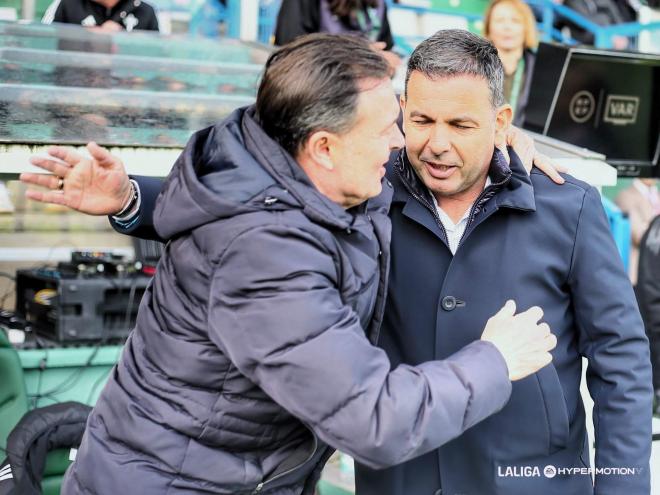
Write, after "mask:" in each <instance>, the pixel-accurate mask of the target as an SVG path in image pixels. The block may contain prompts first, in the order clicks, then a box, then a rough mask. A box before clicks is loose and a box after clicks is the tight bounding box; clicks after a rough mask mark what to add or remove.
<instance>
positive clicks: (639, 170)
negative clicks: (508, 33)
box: [523, 43, 660, 177]
mask: <svg viewBox="0 0 660 495" xmlns="http://www.w3.org/2000/svg"><path fill="white" fill-rule="evenodd" d="M523 127H525V128H526V129H529V130H532V131H534V132H538V133H540V134H544V135H547V136H550V137H553V138H556V139H559V140H562V141H566V142H568V143H571V144H575V145H578V146H582V147H584V148H588V149H590V150H593V151H597V152H599V153H602V154H604V155H605V156H606V160H607V162H608V163H610V164H611V165H613V166H615V167H616V168H617V170H618V172H619V175H620V176H628V177H649V176H655V177H659V176H660V166H658V155H659V154H660V55H656V54H643V53H629V52H615V51H608V50H598V49H593V48H572V47H568V46H560V45H554V44H547V43H541V45H540V46H539V50H538V53H537V59H536V64H535V67H534V75H533V77H532V82H531V89H530V94H529V103H528V105H527V109H526V112H525V123H524V125H523Z"/></svg>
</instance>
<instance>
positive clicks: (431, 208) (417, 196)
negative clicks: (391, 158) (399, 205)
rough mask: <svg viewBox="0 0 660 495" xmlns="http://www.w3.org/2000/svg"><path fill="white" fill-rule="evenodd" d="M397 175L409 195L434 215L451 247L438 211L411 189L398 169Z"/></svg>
mask: <svg viewBox="0 0 660 495" xmlns="http://www.w3.org/2000/svg"><path fill="white" fill-rule="evenodd" d="M396 173H397V175H398V176H399V179H401V182H402V183H403V185H404V186H405V188H406V190H407V191H408V193H409V194H410V195H411V196H412V197H413V198H415V199H416V200H417V201H419V202H420V203H421V204H422V205H423V206H425V207H426V208H427V209H428V210H429V211H430V212H431V215H433V218H434V219H435V222H436V223H437V224H438V227H440V230H441V231H442V235H443V236H444V238H445V242H446V244H447V245H449V237H447V231H446V230H445V226H444V225H443V224H442V220H440V216H439V215H438V210H436V209H435V208H434V207H433V206H432V205H431V204H429V202H428V201H426V199H424V198H422V197H421V196H420V195H419V194H417V193H416V192H415V191H413V190H412V187H410V185H409V184H408V182H407V181H406V179H405V178H404V177H403V176H402V175H401V172H399V169H398V167H397V168H396Z"/></svg>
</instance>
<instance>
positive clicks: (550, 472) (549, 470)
mask: <svg viewBox="0 0 660 495" xmlns="http://www.w3.org/2000/svg"><path fill="white" fill-rule="evenodd" d="M543 474H544V475H545V477H546V478H554V477H555V476H557V468H556V467H554V466H553V465H551V464H548V465H547V466H546V467H544V468H543Z"/></svg>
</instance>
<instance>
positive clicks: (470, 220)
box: [457, 174, 511, 249]
mask: <svg viewBox="0 0 660 495" xmlns="http://www.w3.org/2000/svg"><path fill="white" fill-rule="evenodd" d="M510 178H511V174H509V175H507V176H506V177H505V178H504V179H502V180H501V181H499V182H497V183H494V184H491V185H490V186H488V187H487V188H486V189H484V190H483V191H481V194H479V196H477V199H476V200H475V201H474V203H472V207H471V208H470V215H469V216H468V221H467V224H466V225H465V230H464V231H463V235H461V238H460V240H459V241H458V246H457V249H458V248H459V247H460V246H461V244H462V243H463V239H464V238H465V234H466V233H467V231H468V229H469V228H470V225H471V224H472V222H473V221H474V216H475V214H476V213H475V211H476V209H477V206H478V205H479V202H480V201H481V200H482V199H483V197H484V196H485V195H486V193H487V192H489V191H490V190H491V189H493V188H494V187H500V186H502V185H504V184H506V183H507V182H508V181H509V179H510Z"/></svg>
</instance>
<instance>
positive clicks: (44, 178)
mask: <svg viewBox="0 0 660 495" xmlns="http://www.w3.org/2000/svg"><path fill="white" fill-rule="evenodd" d="M53 177H55V176H53V175H46V174H29V173H23V174H21V175H20V179H21V182H23V183H24V184H30V185H33V186H41V187H48V188H52V187H53V182H52V179H53ZM56 180H57V179H56ZM57 185H58V184H55V186H57Z"/></svg>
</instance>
